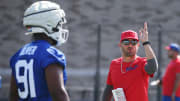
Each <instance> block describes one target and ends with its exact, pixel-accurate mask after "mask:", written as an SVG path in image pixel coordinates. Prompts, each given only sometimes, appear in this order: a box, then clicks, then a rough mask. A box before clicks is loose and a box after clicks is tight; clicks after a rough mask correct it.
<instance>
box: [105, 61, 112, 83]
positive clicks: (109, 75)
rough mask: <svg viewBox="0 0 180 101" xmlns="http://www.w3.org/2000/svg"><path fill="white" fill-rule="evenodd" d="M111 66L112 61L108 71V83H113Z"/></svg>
mask: <svg viewBox="0 0 180 101" xmlns="http://www.w3.org/2000/svg"><path fill="white" fill-rule="evenodd" d="M111 68H112V62H111V64H110V67H109V72H108V77H107V82H106V83H107V85H113V83H112V77H111V71H112V70H111Z"/></svg>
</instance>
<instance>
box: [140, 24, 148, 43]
mask: <svg viewBox="0 0 180 101" xmlns="http://www.w3.org/2000/svg"><path fill="white" fill-rule="evenodd" d="M139 38H140V41H141V42H142V43H143V42H146V41H148V28H147V22H144V28H141V29H140V30H139Z"/></svg>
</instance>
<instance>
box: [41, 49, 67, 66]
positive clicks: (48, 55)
mask: <svg viewBox="0 0 180 101" xmlns="http://www.w3.org/2000/svg"><path fill="white" fill-rule="evenodd" d="M41 63H42V67H43V68H46V67H47V66H48V65H50V64H54V63H57V64H60V65H61V66H62V67H63V69H65V67H66V59H65V56H64V54H63V53H62V52H61V51H59V50H58V49H56V48H54V47H49V48H47V49H46V52H45V55H44V57H43V59H42V62H41Z"/></svg>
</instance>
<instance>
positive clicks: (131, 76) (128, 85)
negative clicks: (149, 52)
mask: <svg viewBox="0 0 180 101" xmlns="http://www.w3.org/2000/svg"><path fill="white" fill-rule="evenodd" d="M121 60H122V58H118V59H114V60H113V61H112V62H111V64H110V70H109V74H108V78H107V85H112V86H113V88H114V89H116V88H123V89H124V93H125V96H126V100H127V101H148V82H149V75H148V74H147V73H146V72H145V69H144V66H145V64H146V58H142V57H137V58H136V60H135V61H133V62H130V63H127V62H122V70H123V72H125V73H122V72H121ZM152 76H153V75H152Z"/></svg>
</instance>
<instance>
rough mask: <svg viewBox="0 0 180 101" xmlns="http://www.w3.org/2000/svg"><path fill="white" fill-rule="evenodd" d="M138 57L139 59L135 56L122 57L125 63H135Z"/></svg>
mask: <svg viewBox="0 0 180 101" xmlns="http://www.w3.org/2000/svg"><path fill="white" fill-rule="evenodd" d="M136 57H137V56H136V55H135V56H122V58H123V61H124V62H131V61H134V60H135V59H136Z"/></svg>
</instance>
